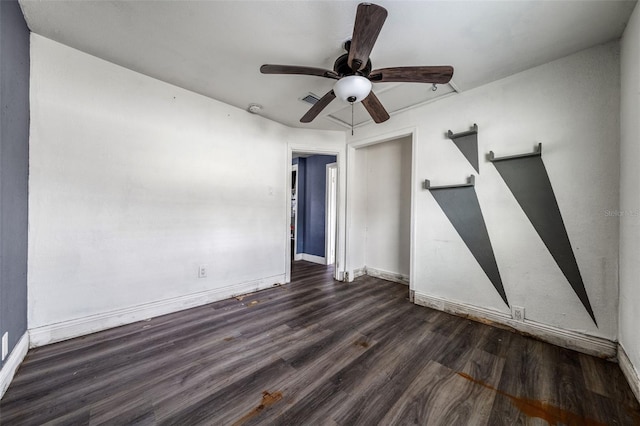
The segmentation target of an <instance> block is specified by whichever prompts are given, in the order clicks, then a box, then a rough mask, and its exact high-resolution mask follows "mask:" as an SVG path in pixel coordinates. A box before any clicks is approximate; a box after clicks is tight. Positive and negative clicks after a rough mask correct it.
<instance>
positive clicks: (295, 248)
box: [289, 164, 300, 260]
mask: <svg viewBox="0 0 640 426" xmlns="http://www.w3.org/2000/svg"><path fill="white" fill-rule="evenodd" d="M294 171H295V172H296V184H295V190H296V206H295V212H294V213H293V214H294V215H295V216H294V223H293V259H294V260H298V258H299V255H298V213H299V212H298V206H299V205H300V200H299V199H298V196H299V193H298V183H299V182H300V175H299V174H298V165H297V164H292V165H291V172H292V173H293V172H294ZM289 188H291V185H290V186H289ZM293 209H294V207H293V206H291V207H290V209H289V211H290V212H291V211H292V210H293ZM289 256H291V253H289Z"/></svg>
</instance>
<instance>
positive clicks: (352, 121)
mask: <svg viewBox="0 0 640 426" xmlns="http://www.w3.org/2000/svg"><path fill="white" fill-rule="evenodd" d="M351 136H353V102H351Z"/></svg>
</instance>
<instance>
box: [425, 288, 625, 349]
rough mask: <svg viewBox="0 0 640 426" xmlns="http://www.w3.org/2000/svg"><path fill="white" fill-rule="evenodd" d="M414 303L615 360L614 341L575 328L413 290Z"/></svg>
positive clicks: (615, 346)
mask: <svg viewBox="0 0 640 426" xmlns="http://www.w3.org/2000/svg"><path fill="white" fill-rule="evenodd" d="M414 303H415V304H416V305H420V306H426V307H428V308H433V309H436V310H439V311H443V312H447V313H450V314H453V315H457V316H460V317H464V318H469V319H471V320H474V321H479V322H482V323H485V324H490V325H491V324H493V325H496V326H498V327H499V326H501V325H502V326H507V327H509V328H512V329H515V330H517V331H519V332H521V333H523V334H526V335H530V336H532V337H535V338H537V339H540V340H542V341H544V342H547V343H551V344H553V345H556V346H561V347H563V348H567V349H572V350H575V351H578V352H583V353H585V354H588V355H593V356H597V357H599V358H606V359H615V358H616V353H617V344H616V342H613V341H611V340H609V339H605V338H602V337H596V336H591V335H588V334H585V333H580V332H577V331H571V330H564V329H561V328H557V327H553V326H550V325H546V324H542V323H538V322H535V321H530V320H525V321H524V322H520V321H515V320H513V319H512V318H511V315H510V314H506V313H504V312H499V311H494V310H490V309H485V308H480V307H477V306H471V305H467V304H464V303H459V302H453V301H449V300H446V299H441V298H439V297H434V296H428V295H426V294H423V293H419V292H417V291H416V292H415V300H414Z"/></svg>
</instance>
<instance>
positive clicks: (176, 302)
mask: <svg viewBox="0 0 640 426" xmlns="http://www.w3.org/2000/svg"><path fill="white" fill-rule="evenodd" d="M284 278H285V276H284V274H281V275H275V276H273V277H267V278H262V279H259V280H254V281H249V282H245V283H239V284H233V285H227V286H225V287H221V288H216V289H212V290H207V291H202V292H198V293H193V294H188V295H184V296H178V297H174V298H170V299H165V300H159V301H156V302H151V303H145V304H142V305H137V306H131V307H128V308H122V309H116V310H114V311H110V312H104V313H100V314H95V315H90V316H87V317H83V318H77V319H72V320H69V321H63V322H59V323H56V324H49V325H44V326H42V327H36V328H32V329H29V338H30V339H29V340H30V342H29V343H30V345H29V346H30V347H31V348H35V347H38V346H43V345H48V344H50V343H55V342H60V341H62V340H67V339H72V338H74V337H79V336H84V335H86V334H91V333H95V332H97V331H102V330H106V329H108V328H113V327H118V326H121V325H124V324H130V323H133V322H137V321H142V320H145V319H148V318H153V317H157V316H160V315H165V314H169V313H173V312H178V311H182V310H184V309H189V308H194V307H196V306H201V305H206V304H207V303H212V302H215V301H218V300H223V299H228V298H230V297H233V296H238V295H240V294H246V293H252V292H254V291H259V290H264V289H266V288H270V287H272V286H274V285H277V284H282V283H284Z"/></svg>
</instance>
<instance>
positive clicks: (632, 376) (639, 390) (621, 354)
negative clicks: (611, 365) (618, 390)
mask: <svg viewBox="0 0 640 426" xmlns="http://www.w3.org/2000/svg"><path fill="white" fill-rule="evenodd" d="M618 364H620V370H622V373H623V374H624V377H625V378H626V379H627V382H629V386H630V387H631V390H632V391H633V394H634V395H635V396H636V399H637V400H638V402H640V374H638V370H636V368H635V367H634V366H633V363H632V362H631V360H630V359H629V356H628V355H627V352H626V351H625V350H624V347H622V345H620V344H618Z"/></svg>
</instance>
